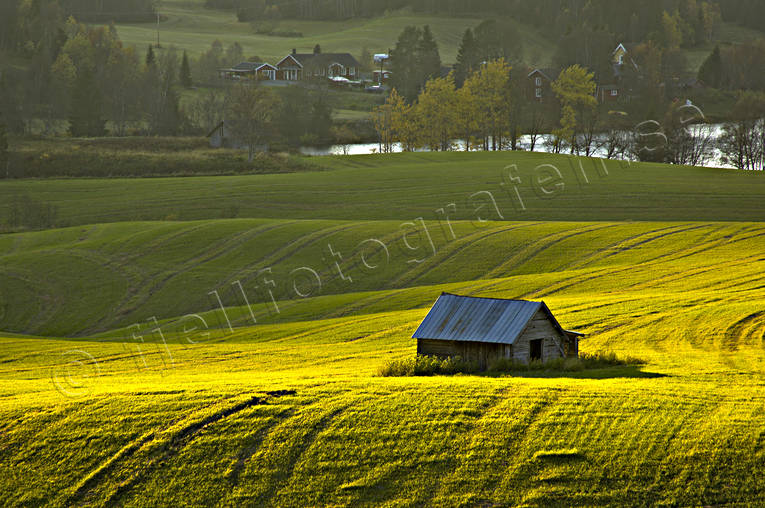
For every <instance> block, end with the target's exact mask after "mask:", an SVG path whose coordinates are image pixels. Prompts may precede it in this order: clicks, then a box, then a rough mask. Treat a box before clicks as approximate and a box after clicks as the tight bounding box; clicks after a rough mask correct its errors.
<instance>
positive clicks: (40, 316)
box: [0, 267, 63, 334]
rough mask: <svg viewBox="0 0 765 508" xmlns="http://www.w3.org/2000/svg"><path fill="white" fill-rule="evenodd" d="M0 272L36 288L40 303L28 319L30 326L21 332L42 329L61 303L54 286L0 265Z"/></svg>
mask: <svg viewBox="0 0 765 508" xmlns="http://www.w3.org/2000/svg"><path fill="white" fill-rule="evenodd" d="M0 273H3V274H5V276H6V277H10V278H12V279H16V280H19V281H21V282H23V283H25V284H26V285H28V286H30V287H31V288H33V289H35V290H36V291H35V293H36V294H37V295H38V300H37V302H38V303H39V304H40V305H39V306H38V311H37V314H36V315H35V316H34V317H33V318H32V319H30V320H28V323H29V324H30V325H31V327H30V328H27V329H26V330H25V331H24V332H22V333H26V334H34V333H35V332H37V331H39V330H42V329H43V327H44V326H45V325H46V324H47V323H48V321H50V320H51V319H53V316H54V315H56V312H58V310H59V309H60V308H61V307H62V305H63V303H62V298H61V296H59V295H58V294H57V291H55V289H56V288H55V287H54V286H53V285H51V284H49V283H48V282H47V281H43V280H41V279H38V278H33V276H30V275H24V274H21V273H18V272H11V271H8V270H4V269H3V268H2V267H0ZM11 331H13V330H11Z"/></svg>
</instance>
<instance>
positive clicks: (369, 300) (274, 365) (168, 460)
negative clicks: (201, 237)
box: [0, 223, 765, 506]
mask: <svg viewBox="0 0 765 508" xmlns="http://www.w3.org/2000/svg"><path fill="white" fill-rule="evenodd" d="M231 225H233V224H227V223H220V224H219V226H220V229H226V227H227V226H231ZM141 226H142V225H135V226H131V227H135V228H140V227H141ZM143 226H145V225H143ZM203 226H204V224H198V225H188V226H185V227H203ZM250 226H251V227H252V226H254V224H250ZM358 226H359V227H360V228H361V229H363V228H365V227H369V225H367V224H359V225H358ZM120 227H123V228H124V227H127V225H126V226H120ZM178 227H179V226H175V230H174V231H173V229H172V228H171V226H170V225H161V224H159V225H156V226H154V227H152V228H148V227H146V226H145V229H154V231H149V232H146V233H144V234H143V235H142V234H132V235H129V236H128V235H126V234H125V233H126V231H123V232H122V236H120V237H119V238H121V240H118V239H117V238H118V236H116V235H114V234H113V233H114V232H113V231H112V232H111V233H112V234H111V235H110V234H109V233H110V231H109V229H110V227H99V228H96V229H91V230H90V234H89V235H88V236H89V237H90V239H84V240H78V239H77V238H72V235H73V233H74V231H71V230H69V231H62V232H60V237H59V239H58V242H59V243H58V244H57V245H56V246H55V247H54V246H53V245H45V241H48V242H50V240H51V239H50V238H49V239H43V238H42V237H41V236H40V234H34V235H29V236H27V237H25V238H23V239H22V240H21V241H19V242H18V248H19V249H24V250H28V251H29V252H30V256H28V259H29V261H28V265H27V268H32V267H33V266H34V265H35V264H36V263H41V262H42V261H41V260H40V259H37V261H35V259H36V258H35V257H34V256H32V255H31V253H32V252H34V250H35V249H40V250H44V249H47V248H54V251H55V249H56V248H57V249H58V250H57V251H56V252H59V253H62V252H64V251H65V250H64V249H65V248H66V251H67V252H68V253H69V254H70V255H71V256H72V257H80V258H85V257H86V253H87V254H88V257H90V258H96V254H97V253H98V251H100V252H101V253H104V252H107V251H109V250H112V251H114V252H115V254H116V255H117V256H118V257H120V256H125V255H128V256H129V255H130V253H134V252H137V251H138V249H139V248H140V245H144V247H143V249H144V252H145V253H146V254H145V256H146V257H147V258H148V257H151V252H155V253H156V254H155V255H159V254H158V252H159V251H158V245H159V243H157V242H158V241H160V240H161V239H162V238H164V240H165V245H164V247H163V248H162V250H161V252H162V256H163V257H164V260H163V262H164V263H168V264H169V263H172V262H174V261H176V259H174V258H173V257H172V253H173V252H175V253H176V254H175V255H176V256H177V259H187V258H189V257H190V255H191V252H185V253H183V251H184V248H183V245H184V244H185V245H188V242H181V241H180V237H181V235H180V234H179V233H181V230H179V229H178ZM210 227H212V226H211V225H210ZM465 227H467V225H465V224H461V225H459V227H458V228H457V229H458V230H459V231H460V233H463V228H465ZM511 227H512V228H516V229H517V230H520V229H527V230H528V234H527V235H519V234H518V233H517V232H516V233H513V232H512V231H507V230H508V229H511ZM255 230H256V229H255ZM157 231H163V233H164V235H165V236H164V237H162V236H161V235H158V234H157ZM250 231H253V229H252V228H251V229H250ZM372 231H374V228H373V229H372ZM763 234H765V229H763V227H762V224H761V223H760V224H723V223H716V224H702V223H689V224H633V225H627V224H557V225H556V224H548V225H540V224H538V225H532V224H513V225H512V226H511V225H504V226H493V227H492V228H490V229H487V230H484V231H481V232H476V233H473V235H472V236H471V235H465V236H462V235H460V236H461V237H462V238H464V240H463V241H461V242H459V243H456V244H455V245H454V246H452V247H451V248H449V249H446V250H444V251H443V252H442V253H440V254H439V256H438V258H437V259H434V260H433V261H432V262H428V263H426V264H423V265H421V266H418V267H416V268H414V269H410V270H408V271H405V272H403V273H402V275H401V276H399V280H401V281H409V282H406V283H403V282H402V285H409V286H412V287H411V289H408V290H405V291H381V292H374V293H361V294H359V293H350V294H347V295H345V296H334V297H333V296H326V297H320V298H316V299H309V300H305V301H304V302H302V303H300V304H291V303H287V302H279V307H280V309H282V310H281V311H280V312H281V313H282V314H281V315H280V316H279V319H277V320H276V321H277V322H275V323H274V324H265V323H263V322H260V321H259V322H260V324H259V325H258V326H254V327H253V326H252V323H251V322H249V324H247V321H248V319H249V315H248V313H247V311H246V310H245V309H240V310H239V311H236V310H233V309H232V310H230V316H231V317H232V319H233V321H234V323H233V324H234V326H235V329H234V331H233V332H230V331H228V328H227V326H226V325H225V321H223V320H221V321H219V322H220V324H221V325H222V326H223V327H222V328H218V329H216V330H214V331H212V333H211V334H209V335H205V334H203V333H201V332H197V333H191V334H188V333H183V332H182V330H180V329H177V328H175V327H173V326H172V325H167V324H166V325H164V326H163V332H162V335H160V334H159V332H157V331H156V329H155V325H151V324H148V325H146V326H145V327H144V328H143V329H139V330H134V331H135V332H136V333H137V334H138V336H140V337H141V339H140V340H138V341H136V340H133V339H130V338H129V335H128V334H127V333H112V334H107V335H110V336H113V337H115V338H114V339H107V340H104V339H101V340H99V339H94V338H90V339H86V338H83V339H77V340H63V339H41V338H22V337H18V336H15V337H9V338H6V339H2V341H3V343H4V344H3V348H2V353H0V362H1V365H2V368H1V369H0V379H2V397H1V398H0V415H2V416H1V418H2V421H3V427H2V432H3V436H4V439H3V446H2V447H0V457H2V460H0V464H2V466H0V484H1V485H2V490H3V492H4V493H6V494H7V495H8V496H9V497H12V498H13V499H15V500H16V501H17V502H18V503H20V504H38V503H40V502H42V501H46V502H51V501H54V502H55V503H56V504H59V503H61V504H81V503H88V504H95V505H105V504H115V503H116V504H131V505H132V504H139V505H150V504H155V503H183V502H187V501H188V500H189V499H194V500H195V502H198V503H213V504H242V503H245V504H247V503H250V504H257V505H264V504H265V505H273V506H305V505H315V504H322V505H326V504H332V505H343V506H347V505H358V504H362V505H379V504H382V503H387V504H394V505H430V506H457V505H463V504H469V505H476V504H503V505H504V504H524V505H531V506H542V505H544V506H547V505H550V504H560V505H592V504H600V505H602V504H612V505H624V504H625V500H629V501H628V502H627V504H630V505H645V504H651V505H653V504H680V505H696V504H704V505H713V504H727V503H738V502H740V503H747V502H751V501H753V500H756V499H761V498H762V496H763V495H765V492H763V490H762V489H763V487H762V484H761V483H760V482H758V481H757V480H756V477H755V475H751V472H752V471H757V470H761V469H762V467H763V466H764V465H765V453H764V452H763V446H762V445H763V430H764V429H763V427H762V423H761V419H762V415H763V411H764V410H765V388H764V387H763V384H762V375H763V337H764V335H765V320H763V316H762V312H761V309H762V307H763V304H765V296H764V295H763V292H762V280H763V275H762V273H763V262H765V259H763V258H762V245H763V240H762V235H763ZM67 237H68V238H67ZM174 237H175V241H177V245H178V246H177V248H171V243H172V242H173V239H174ZM292 237H293V238H295V242H294V243H295V244H300V243H306V241H307V240H308V238H305V237H304V240H301V239H300V237H297V236H295V235H294V234H293V235H292ZM126 238H130V240H128V241H127V242H125V239H126ZM149 238H151V239H152V240H151V241H149ZM208 238H209V243H210V246H212V245H216V244H217V245H219V246H223V245H226V242H225V241H224V242H217V241H216V240H215V238H214V237H213V236H209V235H208ZM235 238H237V236H236V235H234V236H232V237H231V239H232V240H233V239H235ZM40 240H43V241H42V242H40ZM239 240H242V238H241V236H240V237H239ZM285 240H286V239H285ZM152 241H153V243H152ZM38 242H39V243H38ZM68 242H70V243H68ZM78 242H79V243H81V245H80V246H79V247H75V245H77V244H78ZM168 242H169V243H168ZM521 242H525V243H521ZM229 245H230V242H229ZM339 245H340V244H338V246H339ZM86 247H87V249H89V250H86V249H85V248H86ZM295 247H297V245H295ZM208 254H212V252H209V253H208ZM296 257H297V258H298V259H300V258H302V257H304V256H303V255H301V254H296ZM225 259H226V257H225V256H224V257H222V258H220V259H219V261H220V263H221V269H220V270H222V271H219V272H218V275H217V276H218V277H220V276H221V273H226V272H227V267H229V266H233V265H232V264H231V263H230V262H225V261H224V260H225ZM252 259H260V256H258V255H253V256H252ZM314 259H315V258H314ZM5 261H6V260H5V259H4V263H3V266H7V263H6V262H5ZM115 261H116V260H115ZM146 261H148V259H147V260H146ZM60 262H61V263H62V265H61V267H60V268H58V269H56V270H55V271H56V272H58V273H59V274H61V273H64V272H70V273H74V272H75V271H76V270H82V271H80V272H78V275H76V276H74V275H73V277H72V281H70V282H71V284H70V285H69V288H70V294H69V299H70V300H72V301H74V300H78V299H79V298H80V296H86V295H87V294H89V293H93V294H94V298H93V299H87V298H85V300H84V301H82V302H80V304H79V305H80V308H77V309H75V308H69V309H68V310H67V311H66V312H65V314H68V315H70V316H73V317H74V316H77V317H78V318H80V321H79V324H78V325H77V326H82V325H83V323H84V321H83V320H85V319H96V318H97V317H99V316H108V315H109V310H108V309H107V307H108V305H105V306H103V308H99V307H95V308H90V307H91V306H93V305H94V304H95V297H96V296H98V297H100V298H101V299H104V300H108V299H110V298H111V296H110V295H109V294H108V293H106V292H104V287H103V286H101V282H99V281H101V277H102V276H103V275H104V272H103V271H98V270H96V269H93V267H92V266H91V267H80V266H78V265H77V264H76V263H71V262H68V260H67V257H63V258H61V260H60ZM99 262H100V263H104V262H107V263H108V262H109V261H107V260H106V259H105V258H103V259H102V260H101V261H99ZM132 267H133V268H135V270H134V271H138V267H139V263H137V262H136V263H133V264H132ZM165 267H166V268H169V266H167V265H166V266H165ZM210 268H211V269H212V266H210ZM125 272H127V270H125ZM177 273H178V274H179V275H182V277H181V279H182V280H183V281H187V282H188V281H194V280H196V279H197V277H198V276H199V275H202V274H204V273H206V270H204V269H203V268H202V267H200V268H199V270H198V271H197V272H196V273H194V272H185V271H184V269H183V268H181V267H180V266H179V269H178V271H177ZM227 273H232V274H233V273H234V272H227ZM214 277H215V275H213V278H214ZM56 278H57V277H56V276H51V277H50V280H51V281H55V279H56ZM479 278H480V280H477V279H479ZM74 280H80V281H81V282H80V285H79V287H78V285H77V284H75V283H74ZM156 280H157V281H158V282H164V280H163V279H162V278H157V279H156ZM434 280H454V281H457V280H461V281H462V282H454V283H451V284H443V285H439V286H430V285H429V283H432V281H434ZM360 282H361V283H362V284H363V282H362V281H361V280H360ZM54 284H55V282H54ZM88 284H90V286H89V287H88V286H87V285H88ZM104 284H105V285H111V286H113V287H116V284H113V283H110V282H107V281H106V280H105V281H104ZM192 284H193V283H192ZM3 287H6V286H5V284H4V285H3ZM144 287H145V286H144ZM199 287H200V288H205V289H207V288H208V287H209V286H205V285H204V283H202V284H201V285H200V286H199ZM245 287H247V288H248V289H250V288H251V285H250V284H247V283H245ZM80 288H82V289H84V290H85V293H84V294H83V295H78V296H75V295H74V294H72V293H71V291H77V290H79V289H80ZM221 289H222V288H221ZM442 290H449V291H459V292H462V293H470V294H479V295H484V296H489V295H496V296H502V297H513V296H523V297H527V298H536V299H541V298H544V300H545V301H546V302H547V303H548V304H549V305H550V306H551V308H553V309H554V310H555V312H556V314H558V315H559V317H560V319H561V321H562V322H563V323H564V324H565V325H566V326H570V327H575V328H576V329H579V330H582V331H584V332H586V333H588V338H587V339H585V341H584V342H583V344H582V349H583V350H584V351H587V352H594V351H598V350H609V351H613V352H616V353H618V354H620V355H631V356H638V357H639V358H642V359H643V360H645V361H646V362H647V363H646V364H645V365H643V366H641V367H639V368H635V367H615V368H610V369H603V370H597V371H584V372H572V373H556V372H544V371H540V372H537V373H529V374H522V375H520V376H511V377H495V376H457V377H435V378H403V379H395V378H380V377H377V376H376V372H377V369H378V368H379V367H380V366H382V365H383V364H384V363H385V361H386V360H387V359H390V358H403V357H408V356H410V355H413V354H414V344H413V341H412V340H411V339H409V336H410V335H411V333H412V332H413V330H414V328H415V327H416V326H417V324H418V322H419V320H420V319H422V317H423V316H424V314H425V312H426V306H427V305H428V304H429V303H430V302H432V301H433V300H434V299H435V297H436V296H437V295H438V294H439V293H440V291H442ZM195 291H196V290H195V289H194V287H193V285H192V286H189V285H186V284H182V285H180V286H177V289H176V290H175V291H174V292H167V293H164V296H163V297H162V298H160V296H162V295H163V292H162V291H160V292H158V294H157V295H156V296H157V297H158V300H155V302H154V303H155V305H156V307H155V308H152V305H147V307H145V309H144V311H143V316H142V317H146V316H148V315H149V314H150V313H152V312H153V311H155V310H157V311H160V310H162V309H163V305H164V306H166V305H172V301H177V300H179V299H185V297H186V295H193V294H194V293H195ZM181 295H184V296H181ZM115 296H119V295H115ZM192 298H193V297H192ZM162 299H164V300H165V303H164V304H162V303H160V302H161V300H162ZM253 300H254V299H253ZM17 301H18V300H17ZM47 301H49V302H50V301H55V298H47ZM112 301H114V300H112ZM25 307H26V305H25ZM407 309H411V310H407ZM113 310H116V309H113ZM261 310H264V309H263V308H262V307H260V306H258V307H257V311H258V314H257V316H258V319H261V318H262V314H261V312H260V311H261ZM29 311H30V314H29V318H28V319H30V322H31V323H37V322H38V321H37V318H34V317H33V316H34V315H35V314H36V315H38V317H39V316H44V315H45V313H46V311H47V309H45V308H43V309H42V310H41V311H38V310H35V309H34V308H33V307H32V306H29ZM206 317H207V320H208V321H209V322H210V323H214V322H215V319H214V318H213V317H212V316H210V315H206ZM40 322H43V321H40ZM60 322H61V323H65V322H66V321H65V320H64V319H61V320H60ZM195 324H197V323H196V322H195ZM152 329H154V331H152ZM115 339H116V340H115ZM163 339H164V340H165V341H167V344H164V343H163ZM94 362H95V363H94ZM52 381H53V382H52ZM56 387H58V389H56ZM22 464H23V468H21V469H20V468H19V465H22ZM63 464H66V467H62V465H63ZM700 464H702V465H703V466H701V467H700Z"/></svg>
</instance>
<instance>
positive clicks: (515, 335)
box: [412, 293, 584, 368]
mask: <svg viewBox="0 0 765 508" xmlns="http://www.w3.org/2000/svg"><path fill="white" fill-rule="evenodd" d="M583 336H584V335H583V334H581V333H577V332H571V331H567V330H564V329H563V327H561V325H560V323H558V320H556V319H555V316H553V314H552V312H550V309H549V308H548V307H547V305H545V303H544V302H527V301H523V300H502V299H498V298H474V297H469V296H458V295H451V294H448V293H443V294H442V295H441V296H440V297H439V299H438V301H436V303H435V305H433V308H432V309H430V312H429V313H428V315H427V316H426V317H425V320H424V321H423V322H422V323H421V324H420V327H419V328H417V331H416V332H414V335H413V337H412V338H415V339H417V354H418V355H425V356H438V357H456V356H459V357H461V358H462V359H464V360H468V361H474V362H478V364H479V365H480V366H481V368H486V367H488V366H489V364H490V363H491V362H492V361H495V360H499V359H512V360H515V361H517V362H521V363H528V362H531V361H541V362H547V361H549V360H552V359H555V358H566V357H573V358H576V357H578V356H579V339H580V337H583Z"/></svg>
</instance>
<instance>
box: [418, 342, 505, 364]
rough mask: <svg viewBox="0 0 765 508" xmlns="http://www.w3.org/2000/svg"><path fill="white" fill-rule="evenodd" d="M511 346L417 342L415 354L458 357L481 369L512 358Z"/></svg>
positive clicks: (483, 343) (477, 343)
mask: <svg viewBox="0 0 765 508" xmlns="http://www.w3.org/2000/svg"><path fill="white" fill-rule="evenodd" d="M512 349H513V347H512V346H509V345H507V346H506V345H504V344H492V343H488V342H462V341H452V340H430V339H418V340H417V354H419V355H425V356H440V357H449V356H459V357H460V358H462V359H463V360H467V361H469V362H477V363H478V364H479V365H480V366H481V368H486V367H488V366H489V364H490V363H491V362H492V361H494V360H498V359H500V358H512V356H513V353H512Z"/></svg>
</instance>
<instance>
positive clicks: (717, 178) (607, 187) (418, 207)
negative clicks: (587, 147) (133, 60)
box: [0, 153, 765, 226]
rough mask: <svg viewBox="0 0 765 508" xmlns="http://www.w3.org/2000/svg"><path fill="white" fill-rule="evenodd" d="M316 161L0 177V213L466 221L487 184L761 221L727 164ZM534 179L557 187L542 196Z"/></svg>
mask: <svg viewBox="0 0 765 508" xmlns="http://www.w3.org/2000/svg"><path fill="white" fill-rule="evenodd" d="M315 162H316V163H317V164H322V165H324V166H326V167H328V168H330V169H333V170H332V171H326V172H312V173H299V174H284V175H258V176H255V175H252V176H235V177H209V178H208V177H200V178H184V179H180V180H179V179H173V178H158V179H144V180H135V179H128V180H97V179H94V180H44V181H43V180H38V181H35V180H22V181H7V182H3V184H2V186H0V218H2V217H5V216H7V214H8V213H9V212H8V210H9V208H8V207H9V206H10V205H9V203H10V202H11V197H12V196H14V195H18V194H28V195H30V196H34V197H35V199H36V200H37V201H40V202H46V203H51V204H53V205H54V206H55V207H56V208H57V210H58V221H59V223H61V224H62V225H72V226H74V225H81V224H93V223H102V222H113V221H131V220H132V221H135V220H162V219H165V218H167V217H169V216H171V217H174V218H176V219H181V220H197V219H207V218H220V217H231V215H230V214H229V211H230V210H231V209H232V208H236V209H237V215H236V217H242V218H244V217H247V218H290V219H305V218H311V219H334V220H350V221H358V220H380V219H387V220H413V219H415V218H417V217H424V218H426V219H431V220H435V219H438V218H439V217H438V215H437V213H436V212H435V210H438V209H440V208H443V207H445V206H447V205H449V204H451V203H454V204H455V205H456V208H457V211H456V213H451V214H450V216H451V217H452V218H456V219H465V220H472V219H474V218H475V216H476V214H475V212H474V210H475V209H476V208H479V207H480V208H481V209H482V210H483V211H482V214H481V215H482V217H483V218H487V219H497V218H499V216H498V215H497V214H496V212H493V211H492V208H493V207H492V206H491V203H489V202H488V200H489V196H488V195H487V194H480V195H478V196H477V197H475V198H473V199H472V201H471V200H470V196H471V195H473V194H475V193H479V192H484V193H485V192H490V193H491V194H492V196H493V197H494V199H495V200H496V202H497V206H498V208H499V210H500V212H501V213H502V217H503V218H504V219H505V220H577V221H588V220H708V221H709V220H711V221H716V220H765V201H763V199H762V195H763V194H764V193H765V191H764V190H763V189H764V188H765V177H764V176H765V175H761V174H753V173H746V172H740V171H733V170H718V169H709V168H690V167H670V166H665V165H662V164H631V165H627V164H626V163H621V162H605V163H604V164H606V167H607V169H608V175H607V176H603V177H600V176H599V175H598V171H599V168H601V166H600V164H601V162H600V161H597V160H594V159H579V158H571V157H568V156H551V155H546V154H538V153H521V154H517V153H470V154H465V153H429V154H419V153H417V154H396V155H393V156H380V155H377V156H354V157H349V158H345V159H344V158H326V159H320V160H319V159H316V160H315ZM580 162H581V164H582V167H583V168H584V171H585V174H586V175H587V183H586V184H585V183H584V180H583V178H582V176H581V174H582V173H581V171H582V170H581V168H580V166H579V163H580ZM510 164H517V166H518V168H519V173H518V175H519V176H520V178H521V183H520V185H519V187H518V193H519V194H520V197H521V200H522V201H523V205H524V207H525V210H524V211H519V205H520V202H519V200H518V197H517V196H516V194H515V193H514V192H512V190H511V192H509V193H508V192H507V189H508V187H507V186H505V187H503V186H502V183H503V181H504V180H505V179H506V175H507V170H506V169H505V167H506V166H508V165H510ZM542 164H552V165H554V166H555V167H556V168H557V169H558V171H559V172H560V177H561V180H562V182H561V183H562V187H561V186H556V187H553V186H551V185H550V182H548V184H546V185H541V186H540V185H536V186H535V185H534V181H535V179H537V180H541V181H546V180H547V179H548V178H549V177H550V176H552V174H551V173H549V171H552V170H550V169H549V168H548V169H547V170H544V169H542V170H538V171H537V173H534V171H535V168H537V167H538V166H540V165H542ZM601 170H602V169H601ZM552 183H555V182H552ZM541 187H545V188H548V189H553V190H555V193H554V194H553V195H545V194H544V193H543V192H540V188H541ZM658 187H660V188H661V192H660V193H659V192H657V188H658ZM535 189H536V190H535ZM138 196H140V199H138V198H137V197H138ZM138 205H140V206H138Z"/></svg>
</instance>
